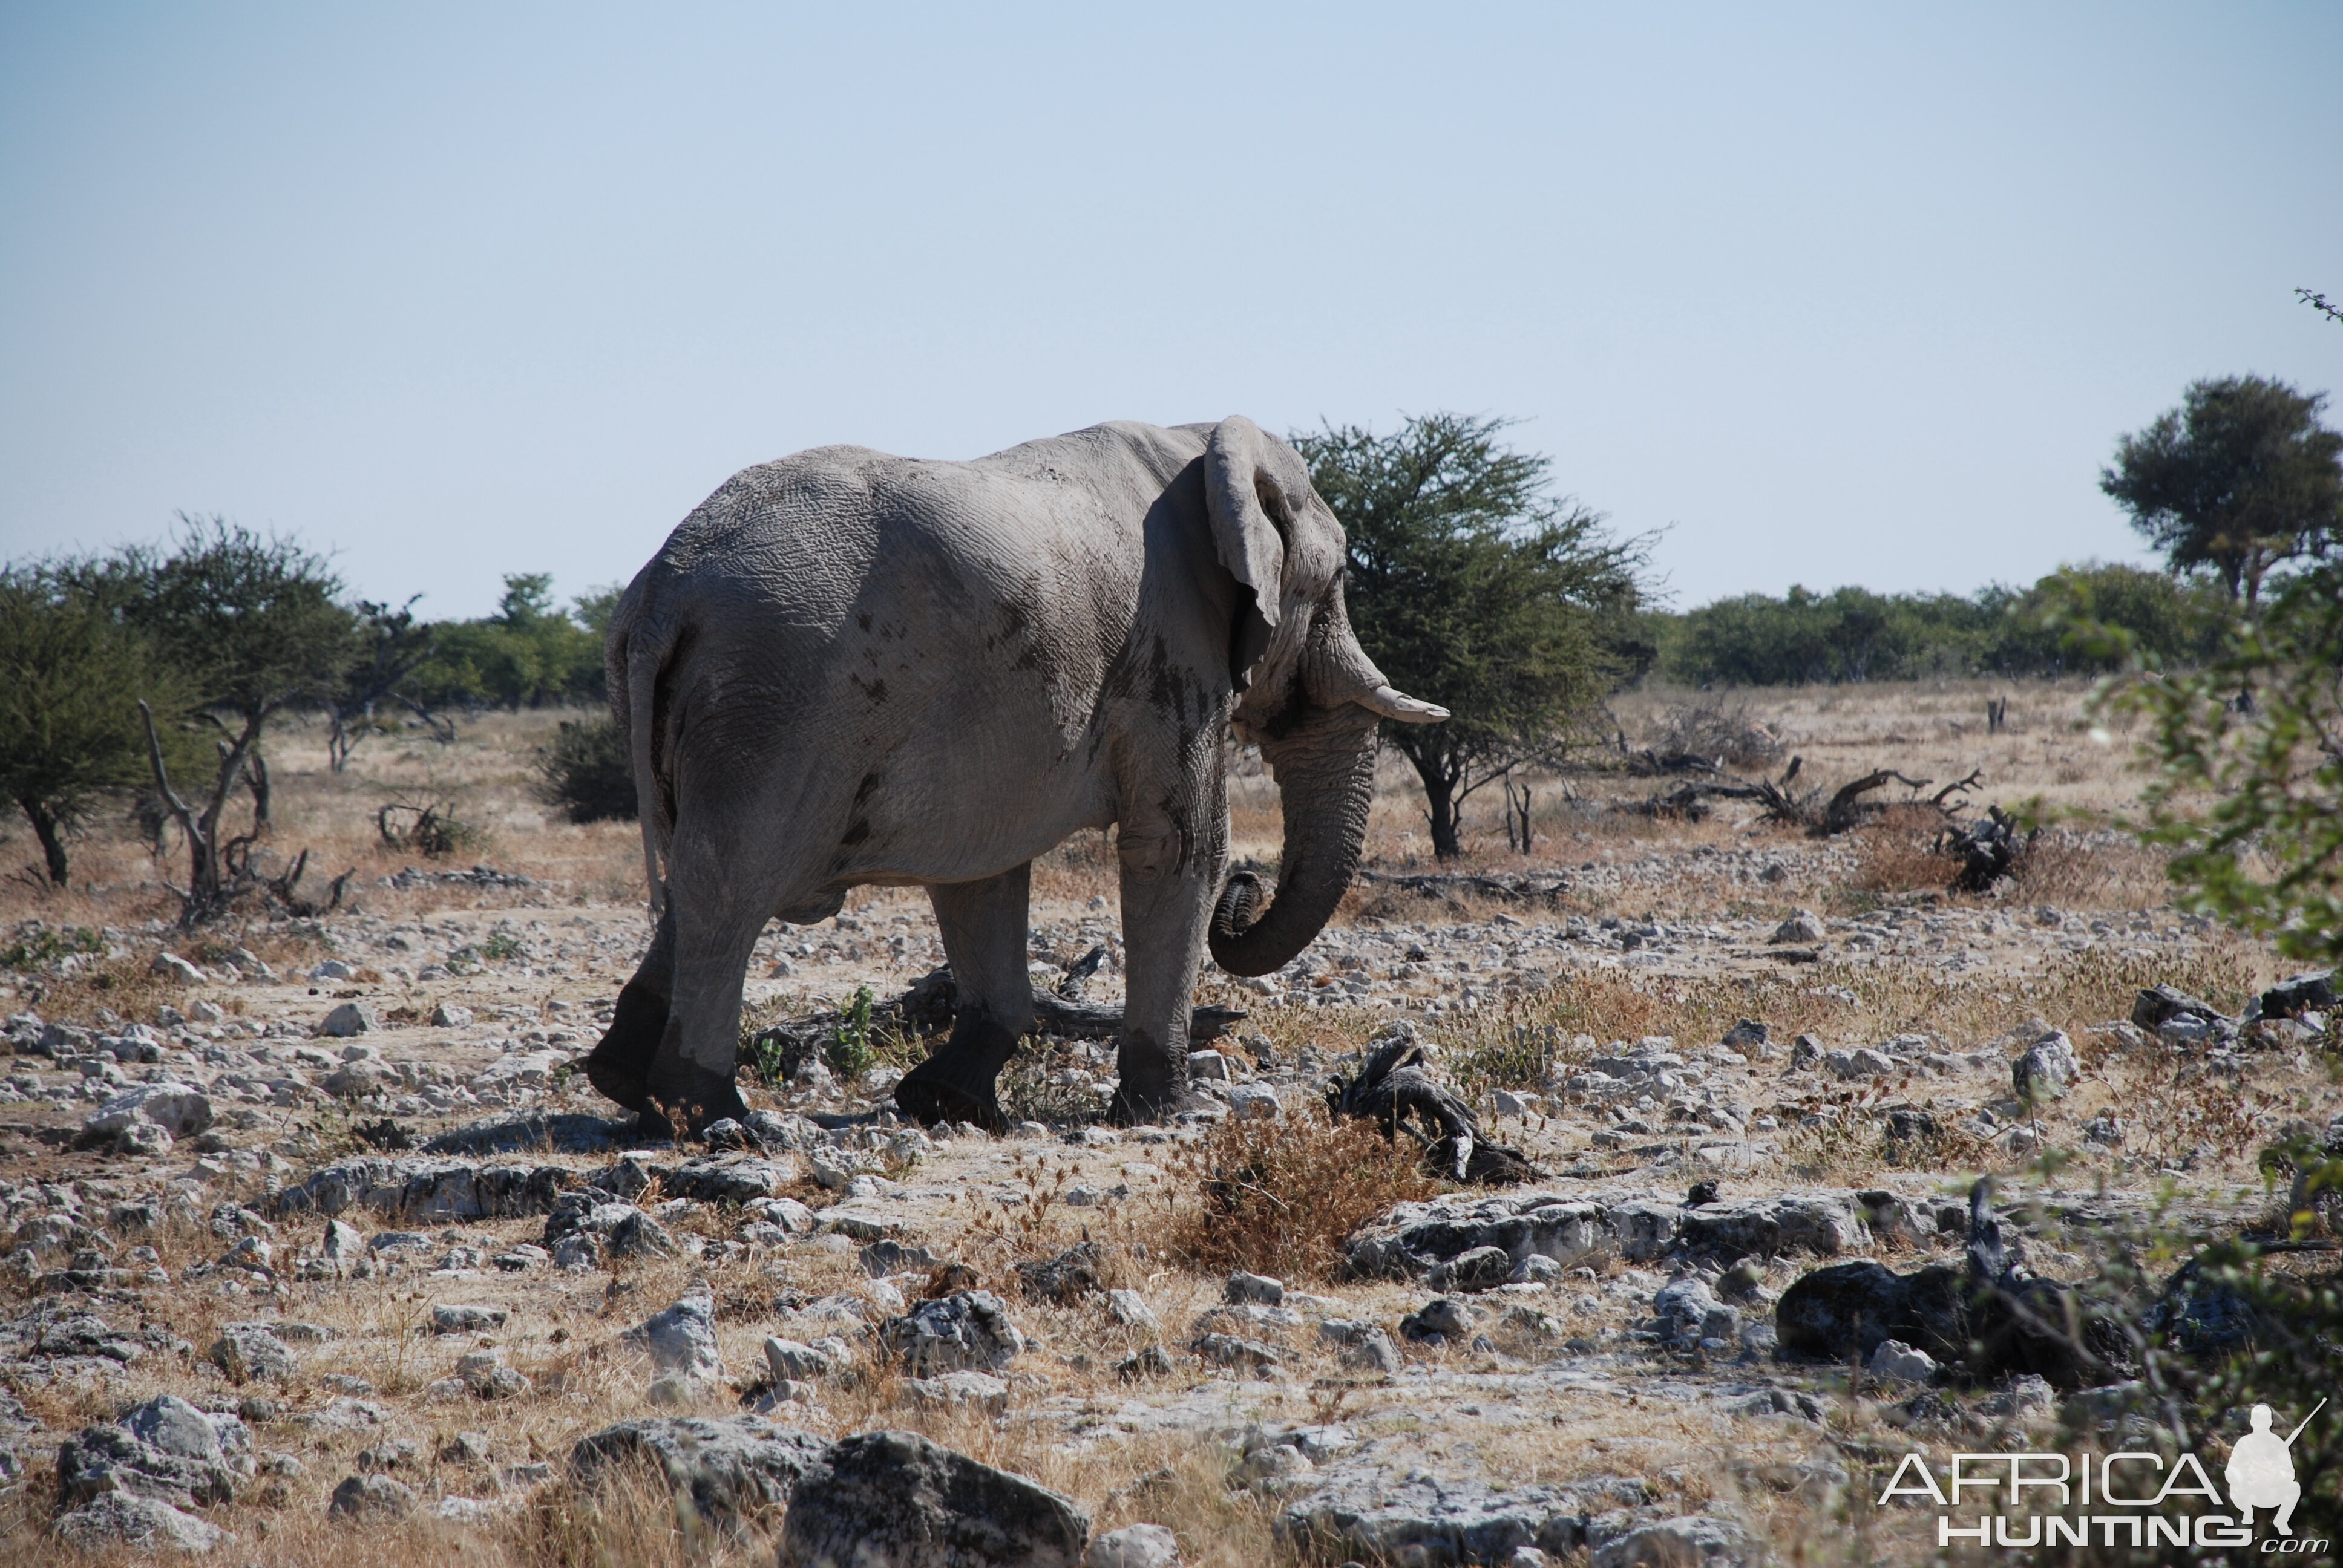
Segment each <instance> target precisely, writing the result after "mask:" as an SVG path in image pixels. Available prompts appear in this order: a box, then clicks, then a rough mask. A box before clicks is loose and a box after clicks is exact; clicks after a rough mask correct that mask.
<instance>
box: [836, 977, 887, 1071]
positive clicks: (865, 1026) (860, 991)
mask: <svg viewBox="0 0 2343 1568" xmlns="http://www.w3.org/2000/svg"><path fill="white" fill-rule="evenodd" d="M870 1001H871V997H870V987H869V986H867V985H860V986H856V987H855V988H854V1000H852V1001H851V1002H849V1003H848V1004H847V1008H846V1016H845V1017H844V1018H842V1019H840V1020H839V1023H838V1033H837V1034H836V1035H835V1036H833V1037H832V1038H831V1040H830V1050H828V1051H827V1052H826V1053H825V1054H826V1055H827V1056H828V1058H829V1060H830V1070H831V1071H832V1072H835V1073H837V1074H838V1076H839V1077H840V1078H841V1079H845V1080H848V1081H852V1080H853V1079H856V1078H859V1077H860V1076H861V1074H862V1072H863V1070H865V1069H866V1068H868V1067H870V1065H871V1063H872V1062H874V1061H875V1060H878V1057H877V1053H876V1052H875V1051H874V1050H872V1049H871V1044H870Z"/></svg>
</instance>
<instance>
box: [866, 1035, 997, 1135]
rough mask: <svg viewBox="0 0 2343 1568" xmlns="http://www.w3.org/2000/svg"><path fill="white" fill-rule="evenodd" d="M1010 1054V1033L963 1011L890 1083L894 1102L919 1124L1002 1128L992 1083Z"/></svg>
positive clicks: (995, 1129)
mask: <svg viewBox="0 0 2343 1568" xmlns="http://www.w3.org/2000/svg"><path fill="white" fill-rule="evenodd" d="M1016 1053H1017V1036H1016V1035H1015V1034H1014V1033H1012V1032H1011V1031H1010V1030H1008V1029H1006V1028H1004V1027H1002V1026H1001V1025H1000V1024H997V1023H995V1022H993V1021H992V1020H991V1019H990V1017H989V1016H988V1015H986V1014H985V1013H983V1012H981V1011H979V1010H968V1011H964V1012H962V1013H961V1014H960V1019H959V1020H958V1021H957V1022H956V1023H954V1024H953V1025H952V1032H951V1039H950V1040H948V1041H946V1042H945V1044H944V1048H943V1049H942V1050H939V1051H937V1052H936V1053H935V1054H934V1055H933V1056H931V1057H930V1058H928V1060H925V1061H923V1062H921V1063H920V1065H919V1066H917V1067H915V1068H913V1069H911V1070H910V1072H908V1073H906V1074H904V1076H903V1079H902V1081H900V1083H898V1084H896V1085H895V1104H896V1105H897V1107H899V1108H900V1110H901V1111H902V1112H903V1114H904V1115H906V1116H909V1117H910V1118H911V1119H912V1120H913V1121H918V1122H920V1124H922V1125H923V1126H929V1127H933V1126H935V1125H936V1124H937V1123H938V1122H942V1121H972V1122H974V1123H975V1124H976V1125H977V1126H979V1127H981V1128H983V1129H984V1130H985V1131H987V1132H1006V1131H1009V1118H1008V1116H1007V1114H1006V1113H1005V1112H1003V1111H1001V1099H1000V1096H999V1095H998V1094H997V1093H996V1092H995V1091H994V1089H993V1083H994V1081H996V1080H998V1079H999V1078H1000V1076H1001V1069H1002V1068H1003V1067H1006V1066H1007V1065H1009V1059H1010V1058H1011V1056H1014V1055H1015V1054H1016Z"/></svg>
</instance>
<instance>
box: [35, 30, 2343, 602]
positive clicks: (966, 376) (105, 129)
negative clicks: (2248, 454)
mask: <svg viewBox="0 0 2343 1568" xmlns="http://www.w3.org/2000/svg"><path fill="white" fill-rule="evenodd" d="M2296 286H2310V287H2314V288H2323V289H2325V290H2327V291H2328V293H2329V294H2330V295H2331V296H2343V7H2338V5H2332V4H2318V5H2197V6H2194V7H2175V6H2160V5H2101V6H2080V5H2062V6H2041V5H2019V6H1980V5H1962V6H1958V7H1954V6H1936V7H1933V8H1924V7H1920V6H1914V5H1894V6H1882V5H1860V6H1857V5H1847V6H1798V7H1787V6H1753V5H1730V6H1715V7H1705V6H1682V5H1678V6H1659V5H1637V6H1604V7H1587V6H1574V5H1531V6H1521V7H1503V6H1480V7H1445V6H1443V7H1433V6H1408V7H1384V6H1373V5H1358V4H1349V5H1325V6H1311V7H1304V6H1260V5H1249V6H1243V7H1229V8H1220V7H1209V6H1198V5H1182V6H1177V7H1173V6H1155V7H1139V6H1127V5H1123V6H1116V5H1095V4H1092V5H1079V6H1066V7H1062V8H1056V7H1033V6H998V5H994V6H981V7H979V6H955V7H948V8H947V7H938V8H933V9H923V8H882V7H875V6H858V7H851V8H849V7H834V8H827V9H820V10H816V9H810V8H804V9H800V8H792V7H787V6H779V5H758V6H741V7H737V8H729V7H721V6H713V5H659V6H637V7H610V6H594V5H558V6H554V5H548V6H545V7H542V8H525V7H520V6H506V5H441V6H434V5H399V6H364V7H362V6H352V5H281V6H264V5H202V6H176V7H174V6H139V5H101V4H93V5H31V4H24V3H22V0H8V3H6V4H0V555H5V556H9V557H22V556H25V555H28V554H36V553H40V552H43V551H46V550H51V549H61V548H94V547H102V546H106V545H111V544H114V543H116V542H119V541H122V540H126V539H130V538H152V537H156V536H157V535H159V534H161V533H163V532H164V531H165V530H166V528H167V527H168V525H169V521H170V518H171V514H172V513H173V511H174V510H176V509H178V508H186V509H188V510H193V511H202V512H213V511H218V512H224V513H226V514H227V515H229V516H230V517H232V518H237V519H239V520H241V521H245V522H247V523H253V524H256V525H261V526H265V527H273V528H279V529H287V530H294V531H297V532H298V533H300V534H301V535H302V536H303V537H304V538H307V539H309V540H310V541H312V542H313V543H316V544H318V545H321V546H326V547H329V548H333V549H334V550H336V551H337V559H338V562H339V564H340V566H341V568H342V569H343V571H344V573H345V575H346V576H347V578H348V579H349V581H350V583H351V585H352V586H353V587H354V588H358V589H360V590H362V591H364V592H366V593H367V594H368V595H370V596H373V597H391V598H404V597H405V596H406V595H407V594H408V593H412V592H416V591H418V590H427V591H428V596H429V597H428V598H426V599H425V600H424V603H423V607H422V608H424V610H425V611H426V612H427V613H429V614H432V615H437V616H452V615H475V614H479V613H483V612H485V611H486V610H487V609H488V608H490V607H491V606H492V604H493V602H494V600H495V598H496V596H497V592H498V578H499V575H500V574H501V573H504V572H508V571H523V570H548V571H551V572H553V573H554V574H555V576H556V578H557V583H558V588H559V590H560V591H561V592H563V593H564V594H565V595H567V594H570V593H574V592H576V591H578V590H579V589H582V588H586V587H588V586H589V585H591V584H595V583H599V582H605V581H609V580H613V579H623V578H627V577H628V576H631V575H632V574H633V572H634V571H635V569H636V568H638V567H639V565H640V564H641V563H642V562H643V560H644V559H645V558H648V556H649V554H650V552H651V551H652V550H653V549H655V548H657V546H658V544H659V540H660V538H663V537H664V536H665V534H666V532H667V530H668V529H669V528H671V527H672V526H673V525H674V524H675V523H676V522H677V521H678V520H679V518H681V517H682V516H683V515H684V513H685V512H687V511H688V510H689V509H690V508H691V507H692V506H693V505H695V504H696V503H697V502H698V501H699V499H700V498H702V497H703V496H704V495H706V494H707V493H708V492H709V490H711V489H712V488H714V487H716V486H717V485H718V484H719V482H721V481H722V480H723V479H724V478H725V477H726V476H727V475H729V474H730V473H731V472H733V471H734V470H735V469H738V468H739V467H745V466H746V465H748V464H750V463H754V462H759V461H763V460H765V459H768V458H771V457H779V456H781V455H782V454H784V453H787V452H790V451H794V450H796V449H798V448H799V447H809V446H814V445H818V444H821V443H825V442H833V441H847V442H857V443H860V444H863V445H868V446H873V447H883V448H887V449H889V450H892V451H898V452H906V453H911V454H916V455H920V456H927V457H973V456H976V455H978V454H980V453H983V452H988V451H991V450H995V449H997V448H999V447H1004V446H1009V445H1011V444H1014V443H1015V442H1017V441H1020V440H1024V439H1028V438H1030V437H1036V436H1041V435H1047V434H1051V433H1053V432H1056V431H1059V430H1063V429H1069V428H1072V427H1077V426H1081V425H1087V424H1091V423H1093V422H1095V421H1098V420H1101V419H1109V418H1138V419H1148V420H1154V421H1159V422H1164V423H1171V422H1176V421H1182V420H1192V419H1210V418H1216V417H1221V416H1222V415H1224V414H1228V413H1232V412H1235V413H1244V414H1248V415H1250V416H1252V417H1253V418H1255V419H1257V420H1259V421H1261V422H1262V424H1264V425H1267V426H1271V427H1277V428H1284V427H1291V426H1293V425H1296V424H1314V423H1316V421H1317V420H1318V419H1319V418H1320V417H1327V418H1331V419H1333V420H1336V421H1338V422H1354V421H1364V422H1371V423H1374V424H1377V425H1379V426H1388V425H1389V424H1391V423H1392V422H1393V421H1394V420H1395V419H1396V417H1398V415H1399V414H1400V412H1401V411H1403V410H1405V411H1414V410H1422V409H1430V408H1436V407H1450V408H1459V409H1463V410H1467V411H1471V412H1476V413H1488V414H1503V415H1510V416H1513V417H1518V418H1520V419H1521V420H1522V421H1523V424H1522V425H1521V427H1520V428H1519V429H1518V430H1517V431H1516V433H1515V434H1516V436H1517V437H1518V439H1519V440H1520V441H1521V442H1522V443H1523V445H1526V446H1530V447H1536V448H1538V449H1541V450H1544V451H1546V452H1548V453H1551V454H1552V455H1553V456H1554V459H1555V466H1556V471H1557V475H1558V477H1559V478H1560V479H1561V481H1562V483H1563V485H1564V487H1565V488H1567V489H1570V490H1572V491H1574V492H1576V493H1577V494H1578V495H1579V496H1580V497H1581V498H1584V500H1586V501H1587V502H1588V503H1590V504H1592V505H1594V506H1595V507H1598V508H1602V509H1604V510H1605V511H1608V512H1609V513H1611V514H1612V516H1613V518H1614V520H1615V521H1616V523H1617V524H1618V525H1619V526H1620V527H1622V528H1626V529H1630V530H1636V529H1644V528H1663V527H1664V528H1670V529H1671V531H1670V532H1669V534H1668V536H1667V538H1666V540H1665V542H1664V544H1663V546H1662V547H1661V548H1660V551H1659V560H1660V564H1661V565H1662V566H1663V567H1664V568H1665V569H1666V571H1667V572H1668V574H1669V577H1670V578H1671V579H1672V583H1673V587H1674V592H1675V595H1676V599H1677V602H1678V603H1679V604H1690V603H1697V602H1701V601H1703V600H1705V599H1708V598H1715V597H1716V596H1718V595H1722V594H1726V593H1734V592H1740V591H1745V590H1748V589H1765V590H1768V591H1776V592H1778V591H1779V590H1780V589H1782V588H1785V586H1787V585H1788V584H1789V583H1791V582H1792V581H1803V582H1805V583H1806V584H1808V585H1809V586H1814V587H1828V586H1833V585H1835V584H1838V583H1842V582H1857V583H1863V584H1865V585H1868V586H1870V587H1873V588H1884V589H1900V588H1957V589H1964V590H1966V589H1968V588H1975V587H1976V586H1977V585H1979V584H1980V583H1982V582H1984V581H1986V580H1987V579H1989V578H2004V579H2013V578H2015V579H2026V578H2032V577H2034V576H2036V575H2037V574H2039V573H2040V572H2043V571H2045V570H2047V569H2049V568H2051V567H2053V566H2055V565H2056V564H2057V563H2058V562H2059V561H2060V560H2062V559H2069V558H2082V557H2086V556H2091V555H2098V556H2102V557H2113V558H2134V557H2135V556H2136V551H2135V549H2134V547H2133V544H2132V539H2131V536H2130V534H2129V532H2128V530H2127V528H2125V526H2124V523H2123V520H2122V518H2121V516H2120V514H2119V513H2117V511H2116V510H2115V509H2114V508H2112V507H2111V506H2110V505H2109V504H2108V503H2107V501H2106V500H2105V499H2104V498H2102V497H2101V496H2100V495H2099V494H2098V492H2097V485H2096V477H2097V470H2098V467H2099V465H2100V464H2101V463H2103V462H2104V461H2105V460H2106V458H2107V453H2108V450H2109V448H2110V447H2111V446H2112V443H2113V441H2114V438H2115V437H2116V435H2117V432H2118V431H2121V430H2125V429H2128V428H2134V427H2137V426H2139V425H2141V424H2143V423H2145V422H2146V421H2147V420H2148V419H2149V418H2151V417H2153V416H2154V415H2155V414H2156V413H2157V411H2158V410H2160V409H2162V408H2164V407H2168V406H2170V405H2171V404H2173V403H2174V402H2176V401H2177V397H2178V395H2179V392H2180V389H2181V387H2183V386H2184V385H2185V384H2186V383H2187V381H2188V380H2189V379H2190V378H2192V377H2198V376H2205V375H2215V374H2225V373H2233V372H2241V371H2247V370H2252V371H2258V372H2261V373H2264V374H2268V375H2276V376H2282V377H2288V378H2289V379H2292V380H2295V381H2297V382H2298V383H2299V384H2302V385H2304V386H2306V387H2313V388H2320V389H2325V388H2334V389H2337V390H2338V391H2343V327H2337V326H2335V325H2333V324H2330V323H2325V322H2322V321H2320V320H2319V319H2318V318H2317V317H2314V316H2313V315H2312V314H2311V313H2310V312H2309V311H2308V310H2307V309H2305V308H2304V307H2301V306H2300V305H2298V304H2297V303H2296V302H2295V300H2294V297H2293V289H2294V288H2295V287H2296Z"/></svg>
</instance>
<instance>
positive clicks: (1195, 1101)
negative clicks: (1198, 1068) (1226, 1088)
mask: <svg viewBox="0 0 2343 1568" xmlns="http://www.w3.org/2000/svg"><path fill="white" fill-rule="evenodd" d="M1207 1103H1208V1101H1207V1099H1206V1097H1205V1096H1203V1095H1201V1094H1198V1093H1196V1092H1194V1091H1192V1090H1186V1089H1182V1090H1177V1091H1172V1092H1169V1093H1162V1094H1148V1093H1145V1092H1143V1091H1142V1092H1141V1093H1137V1094H1133V1093H1131V1092H1129V1091H1126V1090H1124V1089H1121V1088H1118V1089H1116V1091H1114V1098H1113V1099H1112V1100H1111V1101H1108V1102H1107V1108H1106V1119H1107V1120H1108V1121H1111V1122H1113V1123H1114V1124H1115V1125H1116V1126H1117V1127H1161V1126H1163V1125H1164V1124H1165V1123H1167V1122H1169V1121H1172V1119H1174V1118H1175V1117H1177V1116H1179V1115H1180V1114H1181V1113H1182V1112H1183V1111H1201V1110H1202V1109H1203V1108H1204V1107H1205V1105H1206V1104H1207Z"/></svg>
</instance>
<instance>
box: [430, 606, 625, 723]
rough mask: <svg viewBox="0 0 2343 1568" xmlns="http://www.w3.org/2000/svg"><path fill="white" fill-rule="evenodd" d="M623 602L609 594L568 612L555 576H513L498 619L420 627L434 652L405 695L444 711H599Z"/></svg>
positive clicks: (498, 613) (442, 621) (456, 621)
mask: <svg viewBox="0 0 2343 1568" xmlns="http://www.w3.org/2000/svg"><path fill="white" fill-rule="evenodd" d="M617 604H618V588H601V589H598V590H596V591H594V592H592V593H588V594H586V595H584V596H583V597H581V598H578V600H577V601H576V602H574V603H573V604H572V605H571V606H570V607H569V608H568V611H567V612H564V611H562V610H558V609H556V608H554V605H553V578H551V577H549V576H548V575H546V574H544V573H541V572H531V573H527V574H523V575H518V576H512V577H508V578H505V593H504V598H503V599H502V601H501V602H500V603H499V604H498V607H497V613H496V614H494V615H492V616H488V617H487V618H484V619H480V620H440V621H432V622H429V623H427V624H426V625H423V626H420V627H418V628H417V630H418V631H419V632H421V633H422V634H423V636H424V638H425V639H426V643H425V646H426V647H427V648H428V650H429V651H428V653H427V655H426V657H425V658H423V660H422V662H421V663H420V664H419V665H417V668H416V669H415V673H414V674H413V675H412V676H411V677H409V678H407V681H406V683H405V685H404V689H405V690H406V691H407V692H408V693H409V694H411V695H412V696H413V697H414V698H415V699H417V701H419V702H421V703H423V704H424V705H425V706H427V707H430V708H436V709H444V708H464V709H482V708H543V707H547V706H548V705H551V706H561V705H568V704H581V705H586V706H598V705H599V704H600V703H601V702H602V701H603V690H602V685H603V682H602V636H603V634H604V633H605V632H607V631H608V630H609V628H610V611H611V610H612V609H613V608H615V607H616V606H617Z"/></svg>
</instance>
